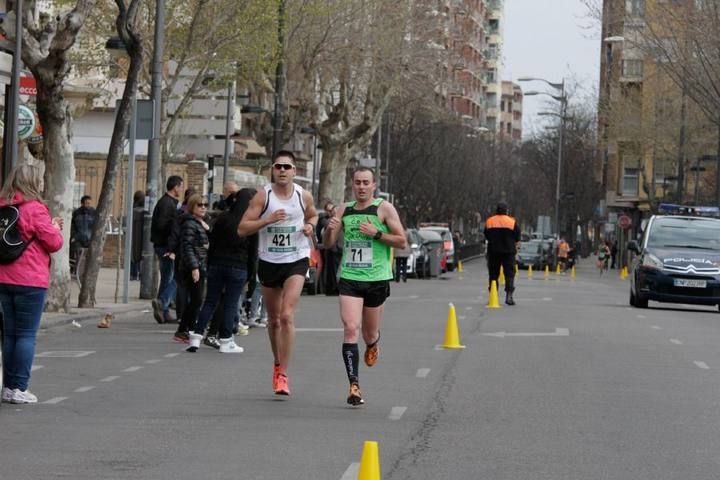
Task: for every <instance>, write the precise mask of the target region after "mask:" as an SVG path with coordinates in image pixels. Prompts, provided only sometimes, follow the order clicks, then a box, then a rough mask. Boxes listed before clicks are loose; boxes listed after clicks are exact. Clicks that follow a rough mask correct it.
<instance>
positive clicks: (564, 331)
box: [483, 328, 570, 338]
mask: <svg viewBox="0 0 720 480" xmlns="http://www.w3.org/2000/svg"><path fill="white" fill-rule="evenodd" d="M483 335H485V336H487V337H499V338H505V337H569V336H570V329H569V328H556V329H555V331H554V332H494V333H483Z"/></svg>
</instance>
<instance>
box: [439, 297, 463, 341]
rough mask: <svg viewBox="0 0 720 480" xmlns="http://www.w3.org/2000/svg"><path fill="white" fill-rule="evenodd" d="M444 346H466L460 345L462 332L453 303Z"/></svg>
mask: <svg viewBox="0 0 720 480" xmlns="http://www.w3.org/2000/svg"><path fill="white" fill-rule="evenodd" d="M442 347H443V348H465V345H460V332H458V324H457V317H456V316H455V305H453V304H452V303H451V304H450V305H449V308H448V318H447V325H446V326H445V343H443V345H442Z"/></svg>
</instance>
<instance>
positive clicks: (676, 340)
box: [670, 338, 683, 345]
mask: <svg viewBox="0 0 720 480" xmlns="http://www.w3.org/2000/svg"><path fill="white" fill-rule="evenodd" d="M670 343H674V344H675V345H682V344H683V342H681V341H680V340H678V339H677V338H671V339H670Z"/></svg>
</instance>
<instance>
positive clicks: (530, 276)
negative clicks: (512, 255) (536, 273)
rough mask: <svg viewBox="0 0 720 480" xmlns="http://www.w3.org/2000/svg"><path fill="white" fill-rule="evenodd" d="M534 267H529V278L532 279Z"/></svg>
mask: <svg viewBox="0 0 720 480" xmlns="http://www.w3.org/2000/svg"><path fill="white" fill-rule="evenodd" d="M532 275H533V274H532V265H528V278H532Z"/></svg>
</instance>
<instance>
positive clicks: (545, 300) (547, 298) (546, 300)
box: [543, 297, 552, 302]
mask: <svg viewBox="0 0 720 480" xmlns="http://www.w3.org/2000/svg"><path fill="white" fill-rule="evenodd" d="M543 302H552V297H543Z"/></svg>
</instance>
